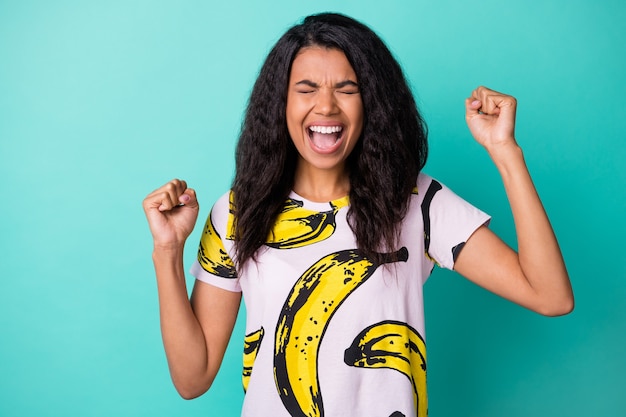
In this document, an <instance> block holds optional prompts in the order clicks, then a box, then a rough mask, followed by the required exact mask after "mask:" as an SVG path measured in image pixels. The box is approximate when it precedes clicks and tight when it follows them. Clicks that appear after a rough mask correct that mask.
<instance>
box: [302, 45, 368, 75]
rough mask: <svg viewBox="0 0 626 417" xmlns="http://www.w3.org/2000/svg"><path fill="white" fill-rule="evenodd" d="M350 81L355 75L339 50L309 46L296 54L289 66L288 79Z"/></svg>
mask: <svg viewBox="0 0 626 417" xmlns="http://www.w3.org/2000/svg"><path fill="white" fill-rule="evenodd" d="M296 78H298V79H313V78H315V79H332V80H339V79H340V80H352V81H355V82H356V74H355V72H354V69H353V68H352V66H351V65H350V62H349V61H348V58H346V55H345V54H344V53H343V51H341V50H340V49H336V48H324V47H320V46H310V47H305V48H302V49H300V50H299V51H298V53H297V54H296V57H295V59H294V60H293V63H292V65H291V74H290V79H291V80H294V79H296Z"/></svg>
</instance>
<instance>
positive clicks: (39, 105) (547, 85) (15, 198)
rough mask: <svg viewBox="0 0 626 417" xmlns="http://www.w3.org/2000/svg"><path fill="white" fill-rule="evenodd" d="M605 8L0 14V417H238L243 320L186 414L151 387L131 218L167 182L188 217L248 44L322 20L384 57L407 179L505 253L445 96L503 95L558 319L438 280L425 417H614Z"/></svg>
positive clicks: (238, 97) (246, 7) (145, 254)
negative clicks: (365, 31)
mask: <svg viewBox="0 0 626 417" xmlns="http://www.w3.org/2000/svg"><path fill="white" fill-rule="evenodd" d="M625 4H626V3H624V2H622V1H620V0H614V1H608V0H604V1H602V0H589V1H555V0H552V1H521V0H518V1H502V0H498V1H496V0H484V1H481V2H476V1H467V2H460V1H457V2H455V1H451V0H447V1H436V2H435V1H388V2H381V1H364V0H358V1H316V2H306V3H305V2H299V1H293V0H289V1H286V0H281V1H273V2H253V1H247V2H242V1H234V0H231V1H227V2H226V1H220V2H210V1H181V2H159V1H147V0H145V1H106V2H105V1H102V2H96V1H61V0H60V1H50V2H48V1H29V0H26V1H24V0H15V1H7V0H0V186H1V188H0V196H1V198H2V204H1V205H0V222H1V223H0V247H1V252H0V253H1V254H0V271H1V278H0V415H1V416H173V415H176V416H236V415H238V412H239V409H240V405H241V400H242V398H243V393H242V389H241V383H240V372H241V351H242V340H241V338H242V336H243V321H242V320H239V322H238V324H237V327H236V330H235V335H234V338H233V340H232V341H231V347H230V349H229V351H228V353H227V356H226V359H225V362H224V365H223V367H222V370H221V371H220V374H219V376H218V378H217V380H216V382H215V384H214V387H213V388H212V389H211V391H210V392H209V393H207V394H206V395H204V396H203V397H201V398H199V399H197V400H193V401H184V400H182V399H180V398H179V397H178V396H177V394H176V392H175V390H174V388H173V386H172V384H171V382H170V379H169V374H168V370H167V365H166V362H165V357H164V354H163V349H162V345H161V340H160V333H159V325H158V306H157V294H156V285H155V280H154V277H153V270H152V264H151V257H150V254H151V240H150V234H149V231H148V227H147V224H146V222H145V219H144V216H143V212H142V209H141V201H142V199H143V197H144V196H145V195H146V194H147V193H148V192H150V191H151V190H152V189H154V188H156V187H157V186H159V185H160V184H161V183H163V182H165V181H167V180H169V179H170V178H173V177H181V178H185V179H187V180H188V182H189V183H190V184H191V185H192V186H194V187H195V188H196V189H197V191H198V194H199V198H200V200H201V204H202V206H201V217H203V218H204V217H205V216H206V215H207V214H208V211H209V209H210V206H211V204H212V202H213V201H214V200H215V199H216V198H217V197H218V196H219V195H221V194H222V193H223V192H225V191H226V190H227V188H228V186H229V184H230V181H231V179H232V173H233V160H234V157H233V149H234V146H235V140H236V137H237V133H238V130H239V126H240V122H241V116H242V112H243V109H244V106H245V103H246V100H247V97H248V94H249V92H250V89H251V87H252V84H253V82H254V80H255V78H256V74H257V71H258V69H259V67H260V65H261V63H262V60H263V59H264V57H265V55H266V53H267V52H268V49H269V48H270V47H271V45H272V44H273V43H274V42H275V41H276V40H277V38H278V37H279V36H280V35H281V34H282V33H283V31H284V30H285V29H286V28H288V27H289V26H291V25H292V24H293V23H295V22H297V21H298V20H299V19H300V18H301V17H303V16H304V15H307V14H310V13H313V12H320V11H326V10H335V11H341V12H344V13H347V14H350V15H352V16H354V17H356V18H358V19H360V20H362V21H364V22H365V23H367V24H369V25H370V26H371V27H372V28H373V29H375V30H376V31H377V32H378V33H380V34H381V36H382V37H383V38H384V39H385V40H386V42H387V43H388V44H389V46H390V48H391V49H392V50H393V52H394V53H395V54H396V56H397V57H398V58H399V60H400V62H401V63H402V65H403V67H404V69H405V71H406V74H407V77H408V78H409V79H410V82H411V84H412V86H413V87H414V90H415V93H416V97H417V100H418V102H419V104H420V106H421V109H422V111H423V113H424V115H425V117H426V119H427V121H428V123H429V127H430V143H431V156H430V160H429V162H428V165H427V168H426V171H427V172H428V173H429V174H431V175H433V176H435V177H437V178H438V179H439V180H441V181H442V182H444V183H446V184H447V185H448V186H450V187H451V188H453V189H454V190H455V191H456V192H458V193H459V194H461V195H462V196H464V197H465V198H466V199H468V200H469V201H471V202H472V203H474V204H476V205H478V206H480V207H481V208H483V209H484V210H486V211H488V212H489V213H491V214H492V215H493V216H494V220H493V222H492V228H493V229H494V230H495V231H496V232H497V233H499V234H500V235H501V236H502V237H503V238H504V239H505V240H507V241H508V242H509V243H511V244H514V243H515V240H514V232H513V228H512V221H511V215H510V212H509V209H508V206H507V203H506V200H505V195H504V193H503V189H502V186H501V183H500V179H499V177H498V175H497V172H496V170H495V169H494V167H493V165H492V164H491V162H490V160H489V158H488V157H487V155H486V154H485V152H484V151H483V150H482V149H481V148H480V147H479V146H478V145H477V144H475V143H474V142H473V140H472V139H471V137H470V136H469V133H468V131H467V128H466V126H465V123H464V117H463V114H464V108H463V100H464V98H465V97H466V96H467V95H468V94H469V92H470V91H471V90H472V89H473V88H474V87H475V86H477V85H479V84H484V85H487V86H490V87H492V88H494V89H497V90H500V91H504V92H507V93H510V94H512V95H515V96H516V97H517V98H518V100H519V111H518V129H517V136H518V139H519V142H520V143H521V145H522V147H523V148H524V150H525V155H526V158H527V162H528V165H529V167H530V169H531V172H532V173H533V175H534V179H535V182H536V185H537V187H538V189H539V191H540V193H541V195H542V197H543V201H544V204H545V206H546V208H547V210H548V212H549V213H550V215H551V219H552V222H553V225H554V228H555V230H556V232H557V235H558V237H559V240H560V243H561V246H562V250H563V254H564V256H565V259H566V262H567V265H568V268H569V272H570V275H571V279H572V282H573V285H574V289H575V293H576V301H577V306H576V310H575V311H574V312H573V313H572V314H571V315H569V316H566V317H562V318H552V319H551V318H544V317H541V316H538V315H536V314H534V313H531V312H528V311H526V310H524V309H522V308H520V307H518V306H515V305H513V304H510V303H508V302H506V301H503V300H501V299H500V298H498V297H496V296H494V295H492V294H490V293H487V292H486V291H484V290H482V289H480V288H477V287H475V286H473V285H472V284H470V283H468V282H466V281H465V280H463V279H461V278H459V277H458V276H457V275H455V274H453V273H451V272H448V271H441V270H438V271H436V272H435V274H434V276H433V277H432V278H431V280H430V281H429V282H428V284H427V285H426V297H427V300H426V303H427V305H426V310H427V311H426V314H427V328H428V335H427V337H428V344H429V391H430V415H431V417H447V416H476V417H478V416H480V417H486V416H507V417H510V416H618V415H623V413H624V410H626V396H625V395H624V387H625V386H626V376H625V375H626V355H625V353H626V348H625V346H626V302H625V301H624V300H625V298H626V279H625V278H626V267H625V262H624V261H625V257H624V234H625V232H626V227H625V223H626V222H625V221H624V214H625V213H626V203H625V197H624V196H625V192H624V186H625V185H626V168H625V167H624V162H625V161H626V153H625V146H624V138H625V136H626V104H625V103H626V101H625V98H626V47H625V45H626V29H625V28H626V25H625V24H624V22H626V5H625ZM202 220H203V219H202ZM199 229H200V227H197V228H196V230H195V231H194V234H193V235H192V236H191V238H190V245H189V246H188V247H187V251H186V262H187V264H191V261H192V259H193V257H194V255H195V246H196V242H197V241H198V238H199V232H200V230H199ZM192 282H193V281H191V280H190V281H189V283H190V284H192ZM331 417H332V416H331ZM360 417H361V416H360ZM362 417H367V416H362ZM376 417H381V416H376Z"/></svg>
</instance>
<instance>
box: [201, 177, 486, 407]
mask: <svg viewBox="0 0 626 417" xmlns="http://www.w3.org/2000/svg"><path fill="white" fill-rule="evenodd" d="M231 204H232V203H231V200H230V194H228V193H227V194H225V195H224V196H222V197H221V198H220V199H219V200H218V201H217V202H216V204H215V205H214V207H213V209H212V210H211V214H210V215H209V218H208V219H207V222H206V225H205V227H204V231H203V233H202V237H201V242H200V246H199V249H198V258H197V260H196V261H195V263H194V265H193V266H192V269H191V272H192V274H193V275H194V276H195V277H196V278H197V279H198V280H200V281H203V282H205V283H208V284H210V285H214V286H217V287H220V288H223V289H226V290H229V291H242V292H243V299H244V302H245V306H246V314H247V316H246V336H245V340H244V341H243V366H242V369H243V370H242V379H243V388H244V390H245V392H246V394H245V397H244V404H243V410H242V416H244V417H269V416H271V417H289V416H320V417H321V416H327V417H340V416H346V417H348V416H350V417H353V416H359V417H388V416H389V417H391V416H393V417H402V416H405V417H409V416H416V417H417V416H419V417H423V416H426V415H427V410H428V400H427V394H426V374H427V365H426V347H425V339H424V335H425V332H424V307H423V294H422V287H423V284H424V283H425V281H426V279H427V278H428V276H429V275H430V273H431V271H432V269H433V267H434V266H435V265H440V266H442V267H444V268H450V269H451V268H452V267H453V265H454V260H455V259H456V255H457V254H458V253H459V251H460V250H461V248H462V247H463V244H464V243H465V242H466V241H467V239H468V238H469V237H470V236H471V234H472V233H473V232H474V231H475V230H476V229H477V228H478V227H480V226H481V225H483V224H485V223H487V222H488V221H489V216H488V215H487V214H485V213H483V212H482V211H480V210H478V209H477V208H475V207H473V206H472V205H470V204H469V203H467V202H466V201H464V200H463V199H461V198H459V197H458V196H457V195H456V194H454V193H453V192H452V191H450V190H449V189H448V188H446V187H445V186H443V185H442V184H440V183H439V182H437V181H435V180H433V179H432V178H430V177H429V176H427V175H425V174H420V175H419V177H418V183H417V186H416V189H415V190H414V192H413V195H412V196H411V202H410V206H409V210H408V212H407V214H406V217H405V219H404V221H403V224H402V231H401V235H400V244H399V246H398V248H397V250H396V251H394V252H391V253H388V254H385V255H384V256H383V259H382V261H381V263H380V264H376V263H374V262H372V261H370V260H369V259H367V258H365V257H364V256H363V255H362V254H361V253H360V252H359V251H358V250H357V249H356V247H357V246H356V241H355V237H354V234H353V233H352V230H351V229H350V227H349V226H348V223H347V221H346V213H347V211H348V208H349V207H348V205H349V201H348V198H347V197H345V198H343V199H338V200H334V201H331V202H328V203H317V202H311V201H307V200H306V199H305V198H302V197H300V196H299V195H297V194H295V193H291V195H290V196H289V198H288V199H287V201H286V202H285V206H284V208H283V210H282V212H281V213H280V215H279V216H278V219H277V221H276V224H275V226H274V229H273V231H272V233H270V235H269V236H268V238H267V242H266V244H265V245H264V246H263V247H262V248H261V249H260V251H259V253H258V256H257V261H256V262H254V261H251V262H248V263H246V265H244V267H243V268H242V269H240V270H238V271H236V270H235V267H234V264H233V262H232V259H233V257H234V253H233V233H232V223H233V216H232V207H231Z"/></svg>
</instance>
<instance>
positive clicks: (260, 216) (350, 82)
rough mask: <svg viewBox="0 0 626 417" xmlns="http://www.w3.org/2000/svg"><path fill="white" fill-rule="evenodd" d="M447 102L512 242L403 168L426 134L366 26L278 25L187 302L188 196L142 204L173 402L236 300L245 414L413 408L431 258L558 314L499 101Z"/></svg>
mask: <svg viewBox="0 0 626 417" xmlns="http://www.w3.org/2000/svg"><path fill="white" fill-rule="evenodd" d="M465 107H466V120H467V124H468V126H469V128H470V131H471V133H472V135H473V136H474V138H475V139H476V140H477V141H478V142H479V143H480V144H481V145H483V146H484V148H485V149H486V150H487V152H488V153H489V155H490V156H491V158H492V159H493V161H494V163H495V164H496V166H497V168H498V170H499V172H500V174H501V176H502V180H503V182H504V186H505V188H506V191H507V195H508V199H509V202H510V205H511V209H512V212H513V216H514V220H515V227H516V231H517V239H518V252H517V253H516V252H515V251H513V250H512V249H511V248H509V247H508V246H507V245H506V244H504V243H503V242H502V241H501V240H500V239H499V238H498V237H497V236H496V235H494V234H493V233H492V232H491V231H490V230H489V229H488V228H487V226H486V225H487V223H488V222H489V217H488V216H487V215H486V214H485V213H483V212H482V211H480V210H478V209H476V208H474V207H472V206H471V205H470V204H468V203H467V202H465V201H464V200H462V199H461V198H459V197H458V196H456V195H455V194H454V193H452V192H451V191H450V190H449V189H447V188H446V187H445V186H443V185H442V184H440V183H439V182H437V181H436V180H434V179H432V178H430V177H428V176H427V175H425V174H423V173H421V169H422V167H423V166H424V163H425V161H426V154H427V145H426V127H425V124H424V123H423V121H422V119H421V116H420V115H419V113H418V111H417V108H416V106H415V102H414V99H413V97H412V95H411V92H410V90H409V88H408V86H407V83H406V81H405V79H404V76H403V74H402V71H401V69H400V67H399V65H398V64H397V62H396V61H395V59H394V58H393V57H392V55H391V53H390V52H389V50H388V49H387V47H386V46H385V45H384V44H383V42H382V41H381V40H380V39H379V38H378V36H376V35H375V34H374V33H373V32H372V31H371V30H370V29H369V28H367V27H366V26H364V25H362V24H361V23H359V22H356V21H354V20H353V19H350V18H348V17H345V16H342V15H337V14H320V15H314V16H309V17H307V18H306V19H305V20H304V21H303V23H302V24H299V25H296V26H294V27H293V28H291V29H290V30H289V31H287V32H286V33H285V35H284V36H283V37H282V38H281V39H280V40H279V41H278V42H277V44H276V45H275V47H274V48H273V49H272V51H271V52H270V54H269V56H268V57H267V60H266V62H265V64H264V65H263V67H262V69H261V72H260V74H259V77H258V79H257V81H256V83H255V86H254V89H253V92H252V95H251V98H250V102H249V105H248V108H247V112H246V117H245V121H244V125H243V129H242V133H241V136H240V138H239V144H238V148H237V160H236V165H237V167H236V176H235V180H234V183H233V186H232V189H231V191H230V192H229V193H227V194H225V195H224V196H223V197H222V198H220V199H219V200H218V201H217V202H216V203H215V205H214V207H213V209H212V211H211V214H210V215H209V218H208V219H207V221H206V224H205V227H204V232H203V234H202V238H201V242H200V247H199V250H198V259H197V261H196V262H195V263H194V265H193V267H192V273H193V275H194V276H195V277H196V278H197V280H196V283H195V285H194V288H193V292H192V296H191V300H189V299H188V297H187V289H186V287H185V275H184V267H183V263H182V259H183V247H184V244H185V241H186V239H187V237H188V236H189V234H190V233H191V231H192V229H193V227H194V225H195V223H196V219H197V215H198V202H197V200H196V195H195V192H194V191H193V189H191V188H189V187H188V186H187V184H186V183H185V181H181V180H173V181H171V182H169V183H167V184H165V185H164V186H162V187H161V188H159V189H157V190H156V191H154V192H152V193H151V194H150V195H148V197H146V199H145V200H144V203H143V205H144V209H145V212H146V216H147V218H148V222H149V225H150V229H151V232H152V235H153V238H154V252H153V260H154V265H155V269H156V275H157V283H158V291H159V303H160V312H161V327H162V333H163V342H164V345H165V351H166V354H167V360H168V364H169V367H170V372H171V375H172V379H173V381H174V384H175V386H176V388H177V389H178V391H179V392H180V394H181V395H182V396H183V397H185V398H193V397H196V396H198V395H201V394H202V393H204V392H205V391H206V390H207V389H208V388H209V387H210V386H211V383H212V382H213V379H214V378H215V375H216V373H217V371H218V369H219V367H220V363H221V361H222V358H223V356H224V351H225V349H226V345H227V343H228V340H229V338H230V335H231V332H232V329H233V326H234V323H235V319H236V317H237V312H238V310H239V305H240V299H241V295H242V294H243V297H244V299H245V304H246V312H247V317H246V337H245V341H244V368H243V383H244V389H246V396H245V401H244V407H243V415H244V416H262V417H267V416H273V417H276V416H324V415H325V416H360V417H366V416H372V417H374V416H376V417H379V416H396V417H397V416H425V415H426V413H427V396H426V348H425V344H424V316H423V303H422V285H423V283H424V282H425V280H426V278H427V277H428V275H429V274H430V272H431V271H432V268H433V267H434V265H436V264H438V265H440V266H442V267H446V268H451V269H452V268H453V269H454V270H456V271H457V272H458V273H460V274H461V275H463V276H464V277H466V278H468V279H469V280H471V281H473V282H475V283H476V284H478V285H481V286H483V287H484V288H486V289H488V290H490V291H492V292H494V293H496V294H498V295H500V296H502V297H504V298H507V299H509V300H511V301H513V302H515V303H518V304H520V305H522V306H524V307H526V308H529V309H531V310H533V311H536V312H538V313H541V314H544V315H550V316H551V315H561V314H566V313H568V312H570V311H571V310H572V308H573V295H572V290H571V287H570V283H569V278H568V275H567V271H566V268H565V265H564V263H563V260H562V256H561V253H560V250H559V247H558V244H557V241H556V238H555V236H554V234H553V232H552V228H551V226H550V223H549V221H548V218H547V216H546V214H545V212H544V209H543V207H542V204H541V201H540V199H539V197H538V195H537V193H536V191H535V188H534V186H533V184H532V181H531V178H530V175H529V173H528V170H527V168H526V165H525V162H524V159H523V156H522V151H521V149H520V148H519V146H518V145H517V143H516V141H515V137H514V125H515V109H516V101H515V99H514V98H513V97H510V96H507V95H504V94H501V93H498V92H495V91H492V90H489V89H487V88H484V87H479V88H477V89H476V90H475V91H473V92H472V93H471V94H470V96H469V97H468V98H467V99H466V102H465Z"/></svg>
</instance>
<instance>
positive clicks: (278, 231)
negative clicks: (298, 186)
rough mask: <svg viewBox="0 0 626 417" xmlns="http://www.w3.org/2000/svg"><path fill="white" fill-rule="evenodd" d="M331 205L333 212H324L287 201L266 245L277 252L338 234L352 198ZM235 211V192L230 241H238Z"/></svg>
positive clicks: (292, 200)
mask: <svg viewBox="0 0 626 417" xmlns="http://www.w3.org/2000/svg"><path fill="white" fill-rule="evenodd" d="M329 205H330V207H329V208H330V210H327V211H321V212H320V211H314V210H309V209H306V208H304V207H303V203H302V202H301V201H298V200H294V199H292V198H289V199H287V201H285V206H284V207H283V209H282V210H281V212H280V213H279V214H278V217H277V218H276V222H275V223H274V227H273V228H272V230H271V231H270V234H269V236H268V237H267V241H266V242H265V244H266V245H267V246H270V247H272V248H275V249H292V248H299V247H302V246H306V245H311V244H313V243H317V242H321V241H323V240H325V239H328V238H329V237H330V236H331V235H332V234H333V233H334V232H335V227H336V224H335V216H336V214H337V212H338V211H339V210H340V209H341V208H342V207H345V206H347V205H348V197H344V198H340V199H337V200H333V201H331V202H330V203H329ZM234 212H235V209H234V203H233V195H232V193H231V195H230V212H229V216H228V224H227V230H229V234H228V235H227V236H226V238H227V239H230V240H233V239H234V228H233V225H234V222H235V218H234Z"/></svg>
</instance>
